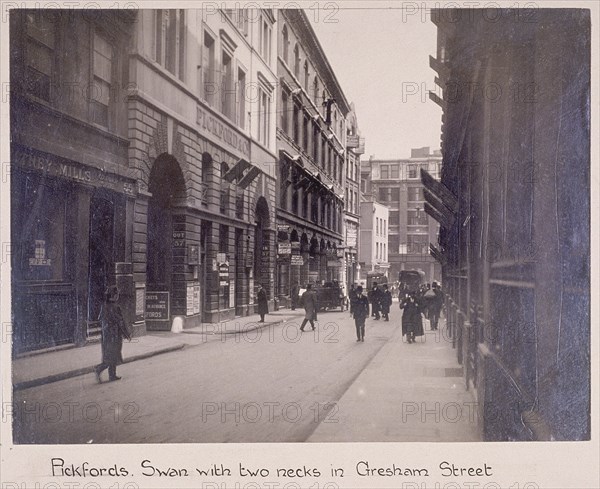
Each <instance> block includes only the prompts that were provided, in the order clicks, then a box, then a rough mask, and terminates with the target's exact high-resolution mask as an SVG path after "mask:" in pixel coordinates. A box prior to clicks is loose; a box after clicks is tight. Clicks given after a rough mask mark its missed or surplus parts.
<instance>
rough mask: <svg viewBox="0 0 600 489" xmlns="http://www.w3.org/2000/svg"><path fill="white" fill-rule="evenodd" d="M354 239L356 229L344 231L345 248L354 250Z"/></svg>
mask: <svg viewBox="0 0 600 489" xmlns="http://www.w3.org/2000/svg"><path fill="white" fill-rule="evenodd" d="M356 238H357V232H356V229H348V230H346V246H348V247H349V248H356Z"/></svg>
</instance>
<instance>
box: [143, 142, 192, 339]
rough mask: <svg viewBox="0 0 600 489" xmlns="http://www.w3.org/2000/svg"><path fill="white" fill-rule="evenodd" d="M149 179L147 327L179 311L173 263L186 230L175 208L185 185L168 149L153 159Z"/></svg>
mask: <svg viewBox="0 0 600 489" xmlns="http://www.w3.org/2000/svg"><path fill="white" fill-rule="evenodd" d="M148 180H149V182H148V190H149V192H150V193H151V194H152V195H151V197H150V199H149V201H148V221H147V240H146V243H147V250H146V284H147V303H148V300H150V303H149V304H147V305H150V306H151V307H148V308H147V309H148V314H147V317H146V320H147V321H148V322H149V323H151V324H152V325H153V326H154V327H151V328H149V329H168V328H169V327H170V317H171V316H172V315H174V314H180V313H181V312H182V311H178V310H175V309H174V308H173V307H172V304H173V303H174V302H175V301H174V300H173V299H174V297H173V294H174V291H175V289H178V287H177V284H174V282H176V281H177V280H176V277H175V274H174V273H173V268H174V267H173V264H174V262H175V261H176V260H177V257H178V256H179V255H180V254H181V252H182V250H183V251H185V231H184V230H183V229H180V227H181V226H178V223H179V221H180V219H178V217H177V215H178V214H179V215H181V211H178V209H182V208H184V207H185V202H186V185H185V179H184V176H183V173H182V171H181V168H180V166H179V163H178V162H177V160H176V159H175V158H174V157H173V156H172V155H169V154H167V153H163V154H162V155H160V156H159V157H158V158H157V159H156V160H155V162H154V165H153V166H152V170H151V172H150V175H149V179H148ZM184 225H185V224H184ZM152 292H154V293H155V294H151V293H152ZM156 293H158V294H156ZM165 293H167V294H165ZM167 297H168V300H167V299H166V298H167ZM152 301H154V302H155V304H154V305H155V307H156V309H154V308H153V307H152ZM162 305H164V306H165V307H160V306H162ZM183 312H184V314H185V311H183Z"/></svg>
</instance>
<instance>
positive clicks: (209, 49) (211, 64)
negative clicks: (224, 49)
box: [201, 32, 216, 106]
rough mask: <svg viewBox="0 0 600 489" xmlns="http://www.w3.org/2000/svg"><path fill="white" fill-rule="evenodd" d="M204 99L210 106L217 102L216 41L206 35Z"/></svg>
mask: <svg viewBox="0 0 600 489" xmlns="http://www.w3.org/2000/svg"><path fill="white" fill-rule="evenodd" d="M201 93H202V97H203V98H204V100H206V102H208V104H209V105H211V106H213V105H214V102H215V93H216V88H215V40H214V39H213V38H212V37H211V36H210V35H209V34H208V33H206V32H205V33H204V48H203V49H202V90H201Z"/></svg>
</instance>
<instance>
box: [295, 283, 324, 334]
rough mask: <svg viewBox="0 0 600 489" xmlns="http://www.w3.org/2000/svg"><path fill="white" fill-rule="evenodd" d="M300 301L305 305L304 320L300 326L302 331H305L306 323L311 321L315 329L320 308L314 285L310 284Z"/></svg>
mask: <svg viewBox="0 0 600 489" xmlns="http://www.w3.org/2000/svg"><path fill="white" fill-rule="evenodd" d="M300 303H301V304H302V306H304V312H305V314H304V321H302V325H301V326H300V331H304V326H306V323H308V322H310V325H311V326H312V329H313V331H314V329H315V320H316V319H317V311H318V309H319V307H318V304H317V293H316V292H315V291H314V290H313V288H312V285H311V284H308V285H307V286H306V290H305V291H304V293H303V294H302V297H301V298H300Z"/></svg>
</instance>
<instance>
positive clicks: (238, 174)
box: [223, 158, 252, 183]
mask: <svg viewBox="0 0 600 489" xmlns="http://www.w3.org/2000/svg"><path fill="white" fill-rule="evenodd" d="M251 166H252V165H251V164H250V162H248V161H247V160H245V159H243V158H242V159H241V160H238V162H237V163H236V164H235V165H233V168H231V169H230V170H229V171H228V172H227V173H225V175H224V176H223V179H224V180H227V181H228V182H229V183H232V182H233V181H234V180H237V181H238V182H239V181H240V180H241V178H242V175H243V174H244V172H245V171H246V170H247V169H248V168H250V167H251Z"/></svg>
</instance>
